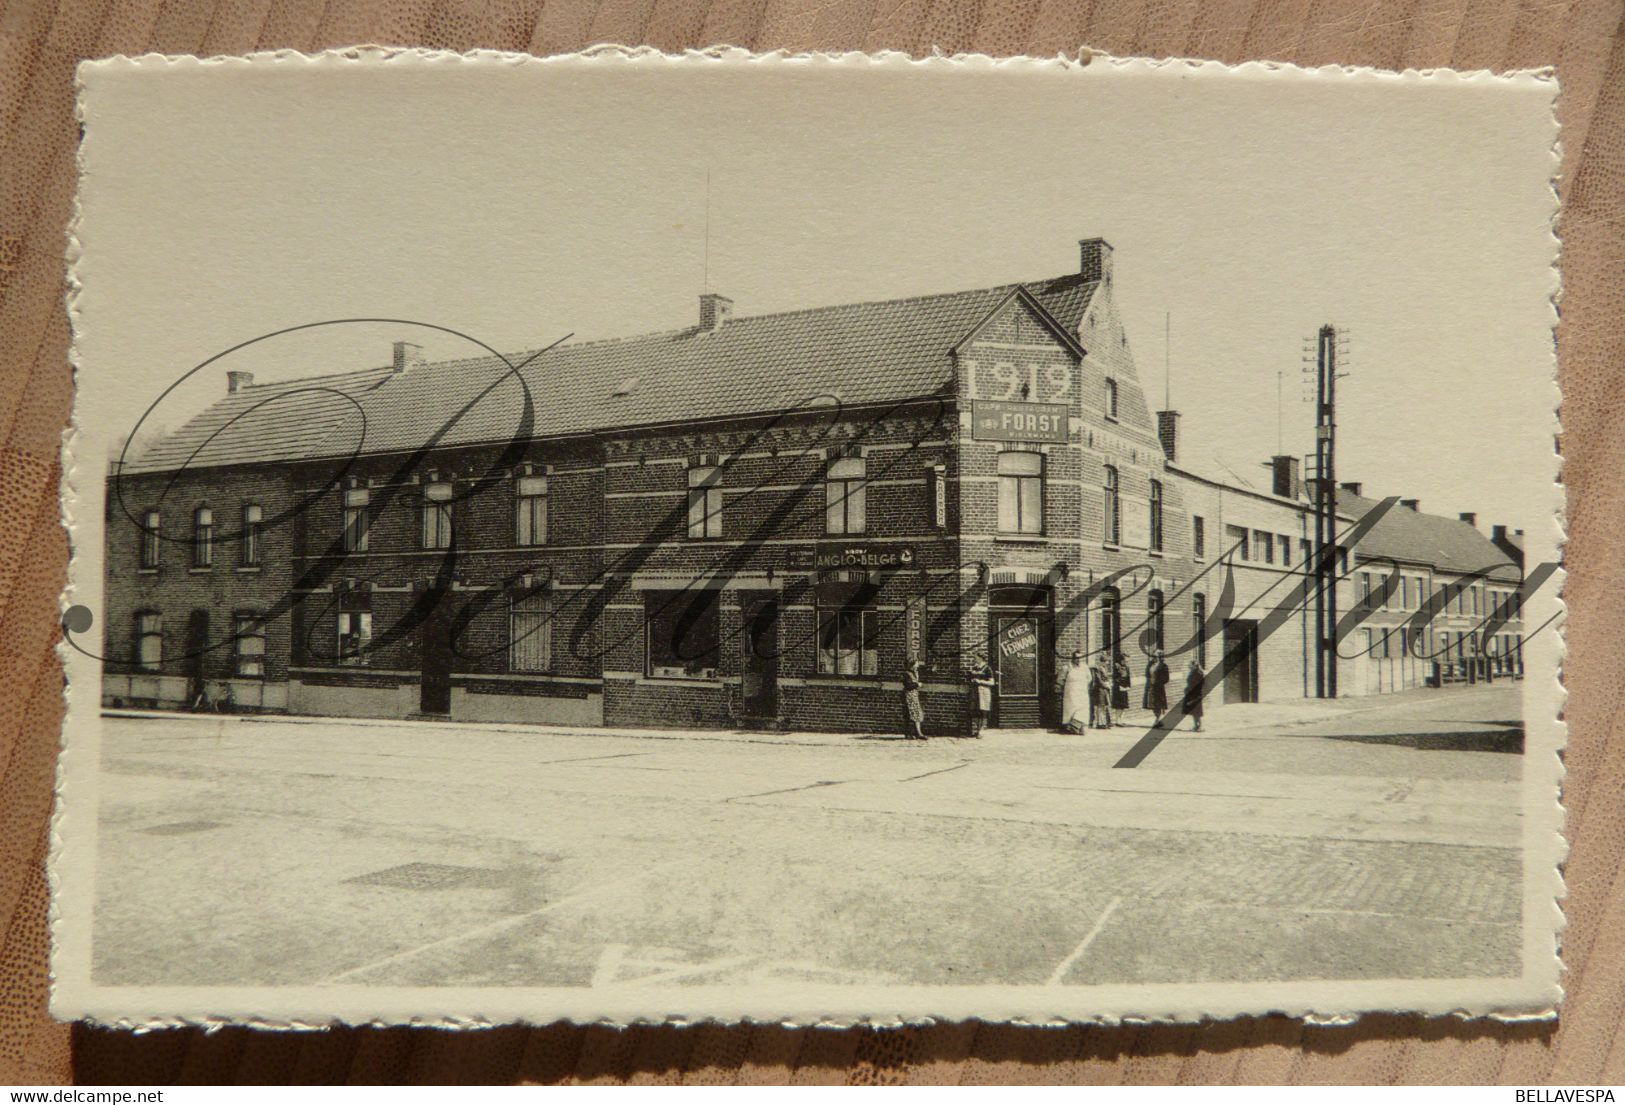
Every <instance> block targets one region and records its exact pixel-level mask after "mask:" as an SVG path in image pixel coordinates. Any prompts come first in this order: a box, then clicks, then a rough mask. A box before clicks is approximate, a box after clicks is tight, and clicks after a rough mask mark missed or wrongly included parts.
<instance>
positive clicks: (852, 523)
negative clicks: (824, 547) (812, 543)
mask: <svg viewBox="0 0 1625 1105" xmlns="http://www.w3.org/2000/svg"><path fill="white" fill-rule="evenodd" d="M866 475H867V466H866V463H865V461H864V459H863V458H862V457H840V458H838V459H836V460H832V461H830V462H829V468H828V470H827V471H826V472H825V473H824V532H825V533H843V534H844V533H862V532H863V531H864V528H865V526H866V525H867V521H868V520H867V517H866V515H867V507H866V503H865V495H864V478H865V476H866Z"/></svg>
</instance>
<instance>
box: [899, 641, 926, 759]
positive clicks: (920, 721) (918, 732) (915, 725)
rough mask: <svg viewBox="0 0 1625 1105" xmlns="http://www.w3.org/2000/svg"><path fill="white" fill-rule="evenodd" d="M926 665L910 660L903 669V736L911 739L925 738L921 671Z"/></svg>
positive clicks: (919, 739) (920, 739) (921, 739)
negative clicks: (921, 698) (921, 700)
mask: <svg viewBox="0 0 1625 1105" xmlns="http://www.w3.org/2000/svg"><path fill="white" fill-rule="evenodd" d="M924 668H925V665H924V664H923V663H921V662H920V661H918V660H910V661H909V662H908V667H906V668H904V669H903V716H904V730H903V736H904V737H905V738H906V739H908V740H911V741H923V740H924V739H925V707H924V706H923V705H921V704H920V683H921V678H920V676H921V673H922V671H923V670H924Z"/></svg>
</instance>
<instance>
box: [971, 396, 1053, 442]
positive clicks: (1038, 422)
mask: <svg viewBox="0 0 1625 1105" xmlns="http://www.w3.org/2000/svg"><path fill="white" fill-rule="evenodd" d="M1069 413H1070V408H1068V407H1067V405H1066V404H1065V403H1006V402H1003V401H1002V400H998V399H978V400H976V401H975V402H974V403H973V404H972V409H971V436H972V437H973V438H975V439H976V440H977V441H1058V442H1062V443H1065V441H1066V432H1067V415H1068V414H1069Z"/></svg>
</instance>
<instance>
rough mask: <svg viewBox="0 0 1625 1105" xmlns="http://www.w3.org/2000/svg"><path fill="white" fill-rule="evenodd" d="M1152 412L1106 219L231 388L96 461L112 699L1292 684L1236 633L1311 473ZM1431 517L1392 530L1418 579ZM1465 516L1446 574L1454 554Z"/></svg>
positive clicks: (783, 700)
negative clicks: (1238, 474) (1080, 680)
mask: <svg viewBox="0 0 1625 1105" xmlns="http://www.w3.org/2000/svg"><path fill="white" fill-rule="evenodd" d="M1177 431H1178V415H1177V414H1175V413H1173V412H1153V411H1152V410H1151V409H1150V408H1149V406H1148V404H1147V401H1146V397H1145V394H1144V392H1143V390H1142V388H1141V386H1140V382H1139V379H1138V376H1137V374H1136V372H1135V367H1134V360H1133V356H1132V354H1131V352H1130V349H1129V345H1128V338H1127V335H1126V334H1125V332H1124V329H1123V326H1122V323H1121V321H1120V319H1119V316H1118V314H1117V310H1116V306H1115V304H1114V301H1113V286H1112V251H1111V248H1110V246H1108V245H1107V244H1106V243H1105V242H1103V241H1101V240H1099V239H1090V240H1086V241H1084V242H1082V243H1081V244H1080V257H1079V266H1078V271H1077V272H1075V273H1072V274H1069V275H1065V276H1060V277H1054V278H1048V279H1043V280H1038V281H1033V282H1030V283H1022V284H1011V285H1005V286H999V287H992V288H982V289H975V290H971V291H961V292H953V293H948V294H943V295H932V296H922V297H916V298H911V299H901V300H893V301H888V302H881V303H860V304H851V305H844V306H836V307H828V308H819V309H814V310H807V311H794V312H787V313H782V314H775V315H762V316H751V317H735V316H734V315H733V312H732V304H731V302H730V301H729V300H727V299H726V298H724V297H722V296H719V295H706V296H703V297H702V298H701V302H700V306H699V313H698V320H697V322H696V324H695V325H692V326H687V327H684V328H681V329H678V330H672V331H667V332H663V333H657V334H651V335H645V336H641V337H634V338H626V339H617V340H609V341H598V342H585V343H578V344H565V345H560V346H558V347H555V348H549V349H546V350H542V351H536V352H531V353H525V354H519V355H516V356H513V357H509V358H502V357H496V356H491V357H484V358H476V359H469V360H462V361H453V362H441V363H434V364H430V363H426V362H425V360H424V358H423V356H422V354H421V351H420V350H419V349H418V348H417V347H416V346H415V345H413V344H411V343H408V342H398V343H396V346H395V349H394V355H393V357H392V359H391V362H390V364H388V365H386V366H383V367H380V368H375V369H368V370H364V371H359V372H346V373H339V374H332V375H325V376H320V377H311V378H304V379H299V380H293V381H287V382H279V383H269V384H256V383H255V382H254V381H253V379H252V377H251V376H249V375H248V374H247V373H242V372H232V373H229V374H228V383H227V394H226V395H225V396H224V397H223V398H222V399H221V400H220V401H219V402H217V403H216V404H214V405H213V406H211V407H210V408H208V409H207V410H206V411H205V412H203V413H202V414H201V415H199V416H198V417H196V418H194V419H192V420H191V421H189V422H188V423H186V424H185V425H184V426H182V427H181V428H180V429H179V430H178V431H176V432H175V433H173V434H170V435H168V436H167V437H165V438H164V439H163V440H161V441H158V442H157V443H155V444H153V445H152V446H150V447H148V448H146V449H145V450H143V451H142V452H140V453H139V454H138V455H136V456H135V457H134V458H133V459H129V460H126V462H125V463H124V464H123V465H122V467H121V468H119V469H117V470H116V471H115V472H114V473H113V474H112V477H111V480H110V494H109V496H108V513H107V574H108V588H107V594H108V610H107V611H106V618H105V619H104V623H103V624H104V626H105V654H106V655H107V657H108V658H109V659H108V662H107V664H106V666H105V677H104V699H105V701H106V702H107V703H108V704H109V705H116V706H143V707H173V706H180V705H186V704H197V703H200V702H201V703H203V704H225V703H227V702H228V700H229V707H230V708H235V709H253V710H266V711H283V710H286V711H290V712H295V713H307V714H322V715H352V716H382V717H392V716H393V717H407V716H423V717H450V718H455V719H462V720H471V721H530V722H544V723H562V724H579V725H611V726H619V725H628V726H638V725H657V726H666V727H718V726H727V727H733V726H746V725H748V726H763V727H782V728H788V729H831V730H854V729H856V730H867V729H885V728H892V727H895V726H896V725H898V724H899V723H900V717H901V702H900V693H899V692H900V689H901V683H900V677H901V673H902V671H903V668H904V666H905V664H906V662H907V660H908V659H909V658H911V657H913V656H918V657H920V658H921V659H922V660H923V661H924V662H925V663H926V665H927V667H926V673H927V674H926V686H925V705H926V712H927V717H928V729H929V730H930V731H933V732H940V733H957V732H963V731H964V730H965V727H966V724H967V719H966V704H967V695H966V683H965V678H964V672H965V668H966V666H967V663H968V661H969V659H970V657H971V655H972V654H974V653H976V652H979V651H980V652H986V653H988V655H989V656H990V658H991V659H992V661H993V663H994V664H995V666H996V668H997V669H998V671H999V676H1000V694H999V696H998V709H997V716H996V718H995V721H996V723H997V724H1001V725H1005V726H1032V725H1039V724H1048V723H1051V722H1053V721H1054V720H1055V715H1056V712H1057V703H1056V694H1055V689H1054V682H1055V668H1056V663H1057V659H1056V658H1057V657H1058V656H1065V655H1067V654H1069V653H1070V652H1072V651H1073V650H1082V651H1084V652H1086V653H1090V654H1094V653H1096V652H1098V651H1102V650H1105V651H1121V652H1123V653H1125V654H1126V655H1127V656H1128V657H1129V658H1130V660H1131V663H1132V664H1134V666H1135V667H1136V668H1139V667H1140V665H1141V664H1143V657H1144V656H1145V655H1146V653H1147V652H1148V651H1149V650H1150V649H1152V648H1154V647H1155V648H1164V649H1170V650H1176V651H1177V650H1180V649H1181V648H1184V649H1185V652H1184V653H1183V654H1184V655H1188V654H1189V653H1190V652H1193V651H1198V650H1200V652H1201V655H1202V658H1203V660H1204V662H1205V663H1206V664H1208V665H1212V664H1214V663H1215V662H1216V661H1217V659H1218V658H1219V650H1220V649H1221V648H1222V649H1225V650H1228V651H1233V652H1235V653H1236V654H1237V656H1238V657H1239V658H1240V659H1241V661H1242V662H1239V663H1232V664H1230V667H1231V668H1232V669H1240V670H1241V674H1240V675H1236V674H1235V670H1232V672H1231V674H1230V675H1228V676H1227V677H1226V681H1225V686H1226V697H1232V694H1231V692H1232V691H1233V692H1234V695H1233V697H1235V698H1238V699H1241V700H1246V701H1252V700H1257V699H1259V698H1270V697H1292V696H1298V695H1301V694H1303V693H1304V684H1303V682H1302V679H1301V672H1302V670H1303V666H1304V657H1305V655H1306V653H1305V649H1306V648H1307V647H1308V642H1307V639H1306V638H1305V637H1304V632H1305V629H1304V624H1305V623H1304V620H1303V618H1302V616H1301V612H1299V613H1296V614H1291V618H1292V619H1293V620H1292V622H1291V624H1290V625H1287V626H1283V627H1277V628H1275V629H1274V630H1272V631H1270V632H1267V633H1263V634H1260V633H1258V632H1257V624H1256V623H1257V621H1258V620H1259V619H1257V618H1253V619H1251V620H1252V621H1253V622H1254V623H1255V624H1253V625H1252V626H1251V628H1249V626H1248V625H1247V624H1246V623H1247V622H1248V621H1249V618H1248V617H1247V616H1246V611H1247V610H1248V609H1251V608H1253V607H1255V606H1258V605H1259V604H1261V603H1264V602H1265V601H1267V598H1268V595H1269V593H1270V584H1271V582H1272V579H1271V577H1273V576H1274V575H1276V574H1280V573H1287V574H1290V572H1291V571H1292V569H1291V567H1290V564H1289V561H1288V555H1287V549H1288V548H1292V551H1293V559H1294V560H1300V561H1301V556H1300V555H1299V554H1301V552H1302V551H1303V549H1302V547H1301V543H1302V541H1303V537H1304V535H1306V534H1307V533H1309V532H1310V530H1309V529H1308V528H1307V521H1306V511H1307V500H1306V499H1305V498H1304V495H1303V492H1302V488H1301V486H1300V485H1301V481H1300V480H1298V478H1297V476H1296V473H1295V471H1294V472H1288V469H1289V468H1290V467H1291V465H1290V464H1289V463H1288V462H1287V461H1286V459H1285V458H1281V459H1278V460H1277V462H1276V467H1277V469H1278V478H1277V485H1276V486H1275V487H1272V488H1271V489H1270V490H1269V491H1254V490H1252V489H1249V488H1245V487H1239V486H1232V485H1230V484H1226V483H1223V482H1219V481H1214V480H1211V479H1208V478H1206V477H1204V476H1201V475H1199V474H1197V473H1195V472H1194V471H1190V470H1187V469H1186V468H1182V467H1181V466H1180V463H1179V458H1178V434H1177ZM1293 463H1295V462H1293ZM1282 480H1285V481H1286V482H1285V483H1282V482H1281V481H1282ZM1372 506H1374V504H1371V503H1370V501H1369V500H1363V499H1356V498H1354V497H1349V498H1348V499H1347V500H1346V502H1345V503H1344V507H1345V509H1344V513H1345V514H1347V515H1349V517H1350V519H1351V520H1355V519H1357V518H1358V517H1359V516H1360V515H1362V514H1363V513H1364V512H1365V511H1367V510H1369V509H1371V508H1372ZM1422 517H1424V516H1422V515H1420V514H1417V518H1422ZM1439 521H1443V520H1439ZM1429 524H1431V523H1429ZM1449 524H1450V525H1452V526H1457V527H1464V528H1465V529H1468V530H1471V527H1470V526H1467V525H1466V523H1463V522H1459V521H1456V520H1450V523H1449ZM1385 526H1386V527H1388V529H1390V530H1391V529H1392V524H1391V523H1389V522H1387V521H1386V520H1385V521H1384V522H1383V523H1379V525H1378V527H1377V528H1376V529H1374V530H1373V534H1372V535H1373V536H1375V534H1376V533H1378V532H1380V531H1382V530H1383V528H1384V527H1385ZM1233 532H1239V533H1243V534H1245V535H1246V538H1245V540H1243V541H1242V542H1241V543H1240V544H1239V545H1238V544H1237V543H1236V542H1234V541H1231V540H1229V539H1228V538H1227V536H1226V535H1227V534H1229V533H1233ZM1474 532H1476V531H1474ZM1259 534H1262V535H1265V536H1266V537H1267V540H1260V538H1258V537H1257V536H1255V535H1259ZM1401 536H1403V535H1401ZM1434 536H1436V535H1431V536H1428V538H1427V540H1423V541H1422V542H1421V544H1420V545H1416V544H1415V542H1412V543H1411V544H1409V545H1406V547H1405V548H1404V549H1403V550H1402V551H1404V552H1406V553H1407V555H1410V554H1420V553H1426V554H1427V555H1426V556H1424V558H1423V559H1424V560H1426V561H1427V563H1426V564H1425V565H1424V567H1425V568H1427V569H1428V571H1429V573H1432V572H1434V571H1435V570H1437V569H1439V568H1440V567H1442V565H1441V564H1439V563H1438V559H1439V558H1438V556H1436V555H1434V553H1435V551H1436V550H1431V549H1429V548H1427V547H1426V546H1428V543H1429V541H1431V540H1433V537H1434ZM1458 536H1459V538H1460V540H1459V542H1458V545H1459V546H1460V547H1459V548H1457V549H1456V550H1455V554H1454V556H1455V558H1454V559H1453V560H1451V562H1450V565H1449V568H1450V570H1451V571H1457V570H1459V569H1460V568H1461V563H1465V561H1466V560H1471V559H1472V557H1473V554H1475V553H1476V552H1478V551H1480V550H1477V549H1475V548H1469V547H1468V544H1469V542H1470V538H1468V537H1467V536H1466V535H1465V534H1459V535H1458ZM1398 540H1399V539H1398V538H1395V541H1396V542H1397V541H1398ZM1481 540H1482V541H1483V544H1484V546H1485V547H1487V548H1488V550H1489V552H1490V553H1491V554H1493V555H1495V556H1499V557H1500V560H1501V561H1504V562H1508V563H1510V561H1509V560H1508V558H1507V557H1506V555H1505V554H1504V553H1501V552H1500V551H1499V550H1497V548H1496V546H1495V545H1494V544H1493V543H1491V542H1489V541H1488V540H1483V539H1481ZM1294 542H1296V543H1298V545H1297V546H1294ZM1391 543H1392V542H1391ZM1379 544H1380V542H1379ZM1395 547H1398V546H1397V545H1396V546H1395ZM1276 550H1279V552H1277V551H1276ZM1366 552H1367V550H1366V549H1365V546H1363V545H1362V546H1360V547H1359V548H1357V549H1356V550H1355V566H1356V567H1358V565H1359V564H1360V563H1361V557H1362V556H1364V555H1366ZM1370 555H1371V556H1377V555H1382V554H1381V553H1380V551H1379V550H1377V549H1376V548H1375V547H1373V548H1372V550H1370ZM1390 555H1391V553H1390ZM1277 560H1278V561H1279V562H1278V563H1277ZM1458 561H1460V562H1461V563H1458ZM1407 562H1409V561H1407ZM1487 563H1488V562H1486V564H1481V565H1479V566H1478V567H1479V568H1483V567H1486V566H1487ZM1299 567H1300V569H1301V563H1300V565H1299ZM1223 574H1229V575H1231V576H1232V579H1233V586H1232V591H1233V592H1235V593H1237V594H1239V596H1240V597H1241V599H1243V600H1245V601H1244V602H1243V603H1242V604H1241V605H1240V606H1237V605H1235V604H1232V606H1233V609H1232V610H1228V611H1226V610H1219V609H1218V608H1217V605H1216V604H1218V603H1219V601H1220V594H1221V592H1222V590H1223V589H1222V587H1221V585H1220V582H1221V577H1222V575H1223ZM1358 578H1359V577H1358V576H1354V575H1351V577H1350V579H1349V580H1348V581H1347V582H1346V584H1345V586H1346V587H1348V588H1349V590H1350V594H1351V596H1352V595H1353V591H1354V588H1355V587H1356V586H1357V583H1356V581H1357V579H1358ZM1514 578H1515V577H1514ZM1237 581H1239V582H1237ZM1350 601H1352V598H1351V600H1350ZM1345 608H1347V607H1345ZM1289 613H1291V612H1289ZM1221 615H1222V616H1221ZM1463 616H1464V617H1465V616H1466V615H1463ZM1198 627H1204V629H1205V632H1204V633H1198V632H1197V629H1198ZM1249 634H1250V635H1249ZM1209 638H1210V639H1209ZM1349 663H1351V664H1352V663H1354V661H1349ZM1371 670H1372V669H1371V668H1369V667H1367V668H1361V669H1360V671H1359V673H1358V674H1359V678H1355V675H1356V673H1355V671H1354V669H1353V668H1350V678H1351V679H1354V682H1356V683H1359V684H1360V686H1361V687H1362V689H1364V688H1366V687H1367V686H1370V687H1371V688H1373V689H1377V690H1382V689H1390V687H1391V686H1392V685H1398V684H1399V683H1400V682H1403V681H1404V680H1405V679H1407V678H1408V677H1407V676H1406V675H1405V673H1404V671H1403V670H1401V671H1400V672H1399V673H1398V674H1397V675H1396V674H1389V675H1387V676H1386V679H1387V681H1388V682H1387V683H1386V684H1385V682H1384V679H1385V676H1384V674H1383V672H1384V671H1385V670H1386V669H1382V668H1376V669H1375V670H1376V672H1377V674H1376V675H1375V676H1374V677H1373V676H1371V675H1370V671H1371ZM1232 684H1233V686H1232ZM1405 685H1408V684H1405Z"/></svg>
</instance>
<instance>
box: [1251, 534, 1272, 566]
mask: <svg viewBox="0 0 1625 1105" xmlns="http://www.w3.org/2000/svg"><path fill="white" fill-rule="evenodd" d="M1253 551H1254V552H1256V553H1257V554H1258V556H1259V559H1261V560H1263V561H1264V563H1266V564H1274V563H1275V535H1274V534H1273V533H1265V532H1264V531H1263V530H1261V529H1255V530H1253Z"/></svg>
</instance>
